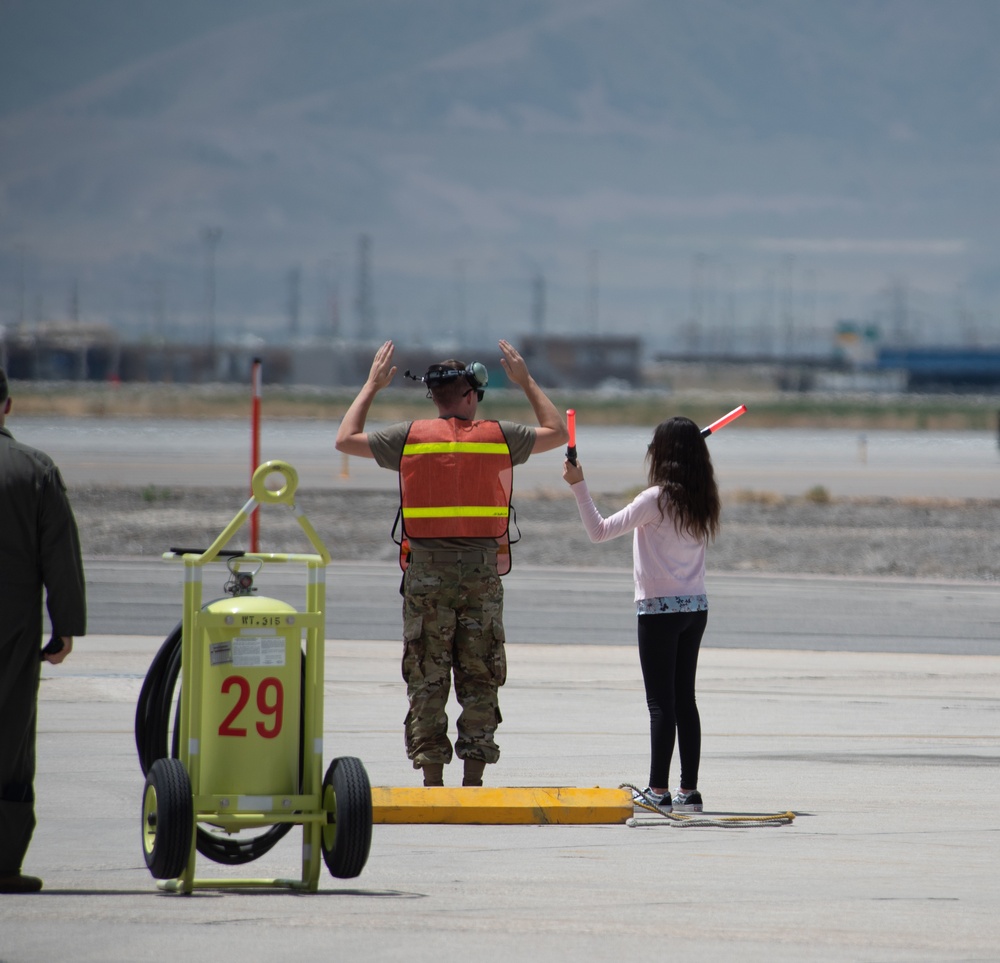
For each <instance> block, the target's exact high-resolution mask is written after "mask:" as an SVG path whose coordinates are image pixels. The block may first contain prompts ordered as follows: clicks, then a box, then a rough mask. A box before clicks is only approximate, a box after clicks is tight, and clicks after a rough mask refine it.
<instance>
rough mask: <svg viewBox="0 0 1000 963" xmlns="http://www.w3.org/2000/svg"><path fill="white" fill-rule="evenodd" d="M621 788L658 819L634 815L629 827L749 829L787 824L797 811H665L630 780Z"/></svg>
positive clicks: (641, 807) (638, 806)
mask: <svg viewBox="0 0 1000 963" xmlns="http://www.w3.org/2000/svg"><path fill="white" fill-rule="evenodd" d="M618 788H619V789H631V790H632V792H633V793H634V794H635V795H636V796H638V797H639V798H637V799H635V805H636V807H637V808H639V809H644V810H646V811H647V812H651V813H655V814H656V815H657V816H658V817H659V818H658V819H644V818H637V817H635V816H633V817H632V818H631V819H627V820H626V821H625V825H626V826H629V827H636V826H677V827H685V826H686V827H691V828H694V827H697V826H718V827H721V828H723V829H749V828H752V827H754V826H787V825H789V824H790V823H791V822H792V821H793V820H794V819H795V813H793V812H785V813H773V814H770V815H769V814H761V815H754V816H699V815H689V814H688V813H675V812H669V813H665V812H663V810H662V809H659V808H658V807H657V806H656V805H655V804H654V803H653V801H652V800H651V799H650V798H649V796H648V795H647V793H646V791H645V790H644V789H640V788H639V787H638V786H633V785H632V784H631V783H629V782H623V783H621V784H620V785H619V786H618Z"/></svg>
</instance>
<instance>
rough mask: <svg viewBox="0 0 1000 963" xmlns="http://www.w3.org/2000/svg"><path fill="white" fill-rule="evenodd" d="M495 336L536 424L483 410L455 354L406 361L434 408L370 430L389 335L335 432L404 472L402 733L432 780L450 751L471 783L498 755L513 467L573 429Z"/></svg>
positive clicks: (348, 449) (438, 779)
mask: <svg viewBox="0 0 1000 963" xmlns="http://www.w3.org/2000/svg"><path fill="white" fill-rule="evenodd" d="M499 346H500V352H501V359H500V364H501V366H502V367H503V370H504V373H505V374H506V376H507V378H508V380H509V381H510V382H511V383H512V384H515V385H517V386H518V387H520V388H521V390H522V391H523V392H524V394H525V397H526V398H527V399H528V401H529V403H530V404H531V407H532V410H533V411H534V414H535V417H536V419H537V421H538V426H537V427H534V426H529V425H522V424H518V423H516V422H512V421H490V420H482V419H477V417H476V412H477V408H478V404H479V402H480V401H482V400H483V396H484V393H485V389H486V386H487V384H488V383H489V375H488V372H487V369H486V366H485V365H483V364H481V363H479V362H475V363H473V364H470V365H466V364H464V363H463V362H460V361H457V360H455V359H449V360H447V361H442V362H440V363H438V364H433V365H431V366H430V367H429V368H428V370H427V371H426V373H425V374H424V375H423V376H414V375H411V374H410V372H406V374H407V376H408V377H410V378H412V379H413V380H415V381H420V382H422V383H423V384H424V385H425V386H426V388H427V396H428V397H429V398H430V399H431V400H432V401H433V402H434V405H435V407H436V408H437V415H438V416H437V418H427V419H419V420H416V421H412V422H399V423H397V424H394V425H389V426H388V427H386V428H382V429H380V430H378V431H374V432H370V433H369V432H366V431H365V422H366V420H367V418H368V411H369V409H370V408H371V404H372V401H373V400H374V398H375V395H376V394H377V393H378V392H379V391H380V390H381V389H382V388H384V387H386V386H387V385H388V384H389V383H390V382H391V381H392V379H393V377H394V376H395V374H396V370H397V369H396V366H395V365H394V364H393V363H392V359H393V355H394V352H395V346H394V345H393V343H392V342H391V341H386V342H385V344H383V345H382V347H381V348H379V350H378V351H377V352H376V354H375V358H374V360H373V362H372V366H371V371H370V372H369V374H368V379H367V380H366V382H365V384H364V386H363V387H362V389H361V391H360V392H359V393H358V396H357V397H356V398H355V399H354V402H353V403H352V404H351V406H350V408H349V409H348V410H347V413H346V414H345V415H344V417H343V419H342V420H341V423H340V429H339V430H338V432H337V450H338V451H341V452H344V453H346V454H348V455H359V456H361V457H366V458H374V459H375V460H376V462H378V464H379V465H381V466H382V467H383V468H389V469H391V470H393V471H397V472H399V476H400V477H399V490H400V516H399V521H400V522H401V525H402V532H401V536H400V539H399V541H400V564H401V566H402V567H403V570H404V574H403V585H402V593H403V678H404V679H405V681H406V687H407V696H408V699H409V709H408V712H407V714H406V718H405V720H404V723H403V734H404V739H405V744H406V753H407V757H408V758H409V759H410V760H411V762H412V764H413V767H414V769H420V770H422V771H423V781H424V785H425V786H434V785H437V786H440V785H443V784H444V781H443V780H444V766H445V765H447V764H448V763H449V762H451V759H452V755H453V753H454V755H457V756H458V757H459V758H460V759H462V760H464V774H463V780H462V784H463V785H466V786H470V785H472V786H475V785H479V786H481V785H482V780H483V772H484V770H485V767H486V765H487V764H488V763H495V762H497V760H498V759H499V758H500V748H499V746H497V744H496V742H495V740H494V733H495V732H496V729H497V726H498V725H499V723H500V721H501V716H500V707H499V700H498V690H499V687H500V686H501V685H503V683H504V681H505V679H506V675H507V661H506V653H505V649H504V641H505V636H504V628H503V585H502V584H501V582H500V576H501V575H503V574H505V573H506V572H507V571H508V570H509V569H510V547H509V542H510V527H511V523H512V521H513V518H512V514H513V510H512V508H511V495H512V491H513V469H514V466H515V465H520V464H522V463H523V462H525V461H527V459H528V457H529V456H530V455H532V454H534V453H536V452H544V451H551V450H552V449H554V448H558V447H559V446H561V445H563V444H565V443H566V441H567V438H568V433H567V431H566V425H565V423H564V422H563V419H562V415H561V414H560V413H559V411H558V410H557V409H556V407H555V405H553V404H552V402H551V401H550V400H549V399H548V397H547V396H546V395H545V393H544V392H543V391H542V389H541V388H539V386H538V384H537V383H536V382H535V380H534V378H532V377H531V375H530V373H529V372H528V366H527V365H526V364H525V362H524V359H523V358H522V357H521V355H520V354H519V353H518V352H517V351H516V350H515V348H514V347H513V346H512V345H511V344H509V343H508V342H507V341H500V343H499ZM515 530H516V529H515ZM452 676H454V680H455V695H456V697H457V699H458V702H459V705H460V706H461V707H462V711H461V714H460V715H459V717H458V719H457V721H456V728H457V738H456V740H455V744H454V747H452V743H451V741H450V739H449V738H448V717H447V715H446V714H445V707H446V705H447V702H448V694H449V692H450V688H451V679H452Z"/></svg>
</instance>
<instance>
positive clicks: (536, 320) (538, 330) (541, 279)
mask: <svg viewBox="0 0 1000 963" xmlns="http://www.w3.org/2000/svg"><path fill="white" fill-rule="evenodd" d="M531 330H532V331H534V333H535V334H536V335H538V337H541V336H542V335H543V334H544V333H545V275H544V274H542V272H541V271H536V272H535V275H534V277H533V278H532V279H531Z"/></svg>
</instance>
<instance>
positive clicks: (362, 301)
mask: <svg viewBox="0 0 1000 963" xmlns="http://www.w3.org/2000/svg"><path fill="white" fill-rule="evenodd" d="M371 247H372V240H371V238H370V237H369V236H368V235H367V234H362V235H361V236H360V237H359V238H358V294H357V297H356V299H355V301H354V306H355V308H356V309H357V315H358V337H359V338H360V339H361V340H362V341H370V340H372V339H373V338H375V337H376V333H375V305H374V303H373V296H372V279H371Z"/></svg>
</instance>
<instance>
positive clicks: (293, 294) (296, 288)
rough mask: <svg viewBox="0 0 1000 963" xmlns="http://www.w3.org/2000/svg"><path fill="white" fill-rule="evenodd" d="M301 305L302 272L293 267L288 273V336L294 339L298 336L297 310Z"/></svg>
mask: <svg viewBox="0 0 1000 963" xmlns="http://www.w3.org/2000/svg"><path fill="white" fill-rule="evenodd" d="M301 304H302V271H301V269H300V268H298V267H293V268H291V269H289V271H288V335H289V337H290V338H292V339H295V338H297V337H298V334H299V309H300V307H301Z"/></svg>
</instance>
